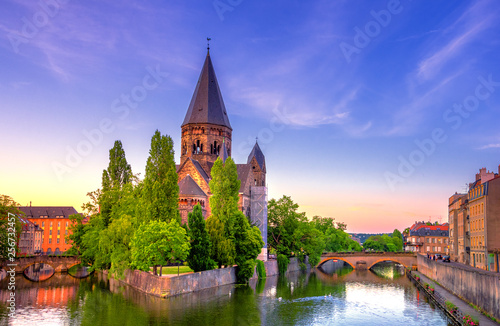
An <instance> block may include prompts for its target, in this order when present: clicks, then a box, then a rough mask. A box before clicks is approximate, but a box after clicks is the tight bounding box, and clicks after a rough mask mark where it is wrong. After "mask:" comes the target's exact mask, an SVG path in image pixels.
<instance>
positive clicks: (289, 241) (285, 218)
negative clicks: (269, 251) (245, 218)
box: [267, 196, 306, 257]
mask: <svg viewBox="0 0 500 326" xmlns="http://www.w3.org/2000/svg"><path fill="white" fill-rule="evenodd" d="M298 208H299V205H298V204H296V203H294V202H293V200H292V199H291V198H290V197H289V196H283V197H282V198H280V199H279V200H275V199H271V200H270V201H269V203H268V213H267V218H268V228H267V233H268V238H267V239H268V246H269V247H270V248H273V249H275V250H276V252H277V253H278V254H284V255H285V256H287V257H289V256H290V255H291V254H292V252H294V251H296V250H298V249H299V246H298V244H297V243H296V238H295V237H294V233H295V230H296V229H297V228H298V227H299V226H300V223H301V222H305V221H306V216H305V213H299V212H297V209H298Z"/></svg>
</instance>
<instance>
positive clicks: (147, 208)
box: [68, 131, 189, 275]
mask: <svg viewBox="0 0 500 326" xmlns="http://www.w3.org/2000/svg"><path fill="white" fill-rule="evenodd" d="M109 158H110V161H109V165H108V168H107V169H106V170H104V171H103V175H102V187H101V189H98V190H96V191H94V192H89V193H88V196H89V197H90V201H89V202H88V203H87V204H85V205H83V206H82V208H83V210H84V211H85V212H86V213H87V214H88V215H89V221H88V223H87V224H84V220H83V218H82V216H80V215H74V216H72V217H71V219H72V221H73V223H72V226H71V231H72V232H71V234H70V235H69V236H68V238H69V240H71V241H72V248H71V250H70V251H71V252H72V253H75V254H79V255H80V257H81V259H82V261H83V262H84V263H88V264H91V265H92V267H91V270H95V269H110V272H112V273H115V272H116V273H118V275H120V274H122V272H123V271H124V269H126V268H129V267H134V266H137V265H140V266H141V268H142V269H145V270H149V267H151V265H149V266H146V265H147V263H148V261H147V260H146V261H145V260H144V259H143V258H145V257H144V253H143V254H142V256H143V257H141V254H138V251H137V250H138V249H137V248H138V246H139V245H140V244H141V245H146V243H141V242H140V241H139V240H140V239H144V238H146V239H158V241H157V242H156V243H151V245H152V246H157V248H156V249H157V250H156V251H155V252H154V255H153V256H152V258H151V261H154V262H160V264H161V263H165V262H172V261H179V260H184V259H185V258H186V256H187V252H186V255H184V251H185V250H186V248H189V243H188V240H187V239H188V237H187V236H186V231H185V230H184V229H183V228H182V227H180V226H179V224H178V221H179V220H180V218H179V211H178V206H177V205H178V192H179V190H178V185H177V173H176V170H175V162H174V151H173V143H172V139H171V138H170V137H168V136H162V135H161V134H160V133H159V131H156V132H155V134H154V135H153V137H152V140H151V150H150V156H149V158H148V162H147V166H146V177H145V180H144V181H143V182H139V181H138V179H137V177H136V176H134V175H133V174H132V170H131V168H130V165H129V164H128V163H127V160H126V158H125V152H124V150H123V147H122V143H121V142H120V141H116V142H115V144H114V146H113V148H112V149H111V150H110V152H109ZM162 221H163V222H164V225H163V224H162V225H161V226H162V228H161V229H155V228H151V229H148V232H149V233H147V237H146V235H145V234H141V235H139V234H138V232H139V230H142V232H143V233H144V232H145V231H144V229H141V228H146V226H144V225H150V224H151V223H153V222H154V223H159V222H162ZM170 221H176V224H175V223H167V222H170ZM165 225H166V226H165ZM165 235H168V236H169V237H170V238H164V236H165ZM133 239H135V245H136V247H135V252H133V251H132V244H133V243H134V242H133V241H132V240H133ZM133 253H135V254H136V256H133ZM134 259H135V260H134Z"/></svg>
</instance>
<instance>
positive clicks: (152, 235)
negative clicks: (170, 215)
mask: <svg viewBox="0 0 500 326" xmlns="http://www.w3.org/2000/svg"><path fill="white" fill-rule="evenodd" d="M189 249H190V244H189V237H188V236H187V234H186V230H185V229H184V228H183V227H182V226H180V225H179V223H178V222H177V220H176V219H172V220H171V221H170V222H168V223H167V222H165V221H161V220H153V221H150V222H148V223H144V224H142V225H141V226H140V227H139V228H138V229H137V231H136V232H135V234H134V236H133V237H132V240H131V256H132V264H131V265H132V267H135V268H137V269H140V270H142V271H149V269H150V267H151V266H158V265H159V266H163V265H166V264H168V263H174V262H180V261H182V260H185V259H186V258H187V256H188V254H189ZM160 273H161V269H160ZM155 274H157V273H156V269H155Z"/></svg>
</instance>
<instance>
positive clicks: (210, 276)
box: [105, 258, 311, 297]
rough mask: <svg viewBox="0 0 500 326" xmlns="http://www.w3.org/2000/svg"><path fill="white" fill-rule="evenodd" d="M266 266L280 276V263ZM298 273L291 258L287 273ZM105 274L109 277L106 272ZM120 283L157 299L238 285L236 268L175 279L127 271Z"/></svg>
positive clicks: (267, 269)
mask: <svg viewBox="0 0 500 326" xmlns="http://www.w3.org/2000/svg"><path fill="white" fill-rule="evenodd" d="M264 266H265V268H266V275H267V276H272V275H278V263H277V261H276V260H269V261H266V262H264ZM307 268H311V267H310V266H309V264H307ZM296 271H300V264H299V262H298V260H297V258H291V259H290V264H289V265H288V270H287V273H289V272H296ZM105 274H106V275H105V276H107V273H106V272H105ZM253 278H257V272H256V271H254V275H253V277H252V279H253ZM119 281H120V282H123V283H126V284H128V285H130V286H132V287H133V288H135V289H137V290H139V291H142V292H145V293H148V294H151V295H154V296H157V297H170V296H175V295H179V294H184V293H190V292H196V291H200V290H204V289H209V288H214V287H218V286H222V285H228V284H234V283H236V267H229V268H220V269H213V270H210V271H204V272H198V273H191V274H183V275H179V276H175V277H160V276H155V275H153V274H151V273H146V272H143V271H131V270H126V271H125V272H124V277H123V278H122V279H120V280H119Z"/></svg>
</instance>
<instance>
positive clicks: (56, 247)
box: [19, 206, 78, 254]
mask: <svg viewBox="0 0 500 326" xmlns="http://www.w3.org/2000/svg"><path fill="white" fill-rule="evenodd" d="M19 209H20V210H21V211H23V212H24V214H26V218H27V219H28V220H29V221H30V222H32V223H34V224H37V225H38V226H39V227H41V228H42V229H43V237H42V252H43V253H44V254H61V253H63V252H65V251H67V250H68V249H69V248H71V243H70V242H69V241H68V240H67V239H66V237H67V235H68V234H69V233H70V232H71V231H70V229H69V227H70V226H71V224H72V222H71V221H70V219H69V216H70V215H73V214H78V212H77V211H76V210H75V209H74V208H73V207H68V206H67V207H64V206H62V207H49V206H21V207H19Z"/></svg>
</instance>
